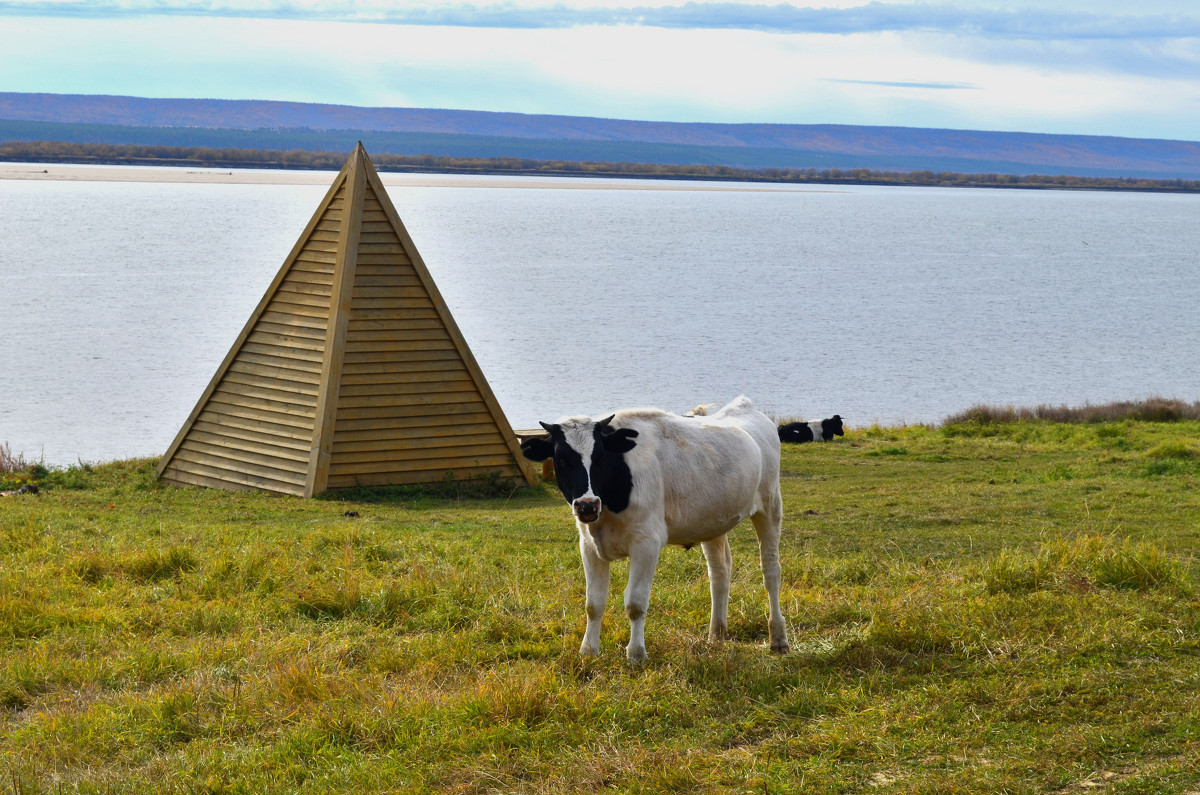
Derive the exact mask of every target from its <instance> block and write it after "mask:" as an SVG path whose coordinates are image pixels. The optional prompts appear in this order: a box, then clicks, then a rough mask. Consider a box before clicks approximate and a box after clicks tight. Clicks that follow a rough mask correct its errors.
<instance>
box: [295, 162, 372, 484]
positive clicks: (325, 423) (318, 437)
mask: <svg viewBox="0 0 1200 795" xmlns="http://www.w3.org/2000/svg"><path fill="white" fill-rule="evenodd" d="M371 170H372V167H371V165H370V163H369V162H368V160H367V153H366V150H365V149H363V145H362V142H359V144H358V146H356V147H355V149H354V153H353V154H352V155H350V159H349V175H348V176H347V177H346V205H345V207H346V217H345V219H344V221H343V223H342V228H341V229H340V230H339V233H338V240H337V243H336V247H337V263H336V265H335V270H334V274H335V276H334V280H333V292H332V294H331V295H330V298H329V322H328V324H327V326H326V328H328V330H329V331H328V344H327V345H326V347H325V357H324V359H323V360H322V362H321V381H320V384H321V390H320V394H319V396H318V398H317V404H316V407H315V410H316V417H315V424H314V426H313V441H312V448H311V450H310V451H309V462H308V468H307V470H306V479H305V486H304V496H305V497H312V496H313V495H315V494H320V493H321V492H323V491H325V485H326V482H327V481H328V479H329V466H330V462H331V460H332V454H333V426H334V422H335V421H336V418H337V412H338V390H339V388H340V386H341V380H342V363H343V361H344V355H345V348H346V329H347V327H348V326H349V324H350V305H351V296H352V295H353V293H354V267H355V262H356V261H357V260H358V245H359V243H358V239H359V235H360V233H361V230H362V213H363V198H364V197H365V195H366V191H367V172H369V171H371Z"/></svg>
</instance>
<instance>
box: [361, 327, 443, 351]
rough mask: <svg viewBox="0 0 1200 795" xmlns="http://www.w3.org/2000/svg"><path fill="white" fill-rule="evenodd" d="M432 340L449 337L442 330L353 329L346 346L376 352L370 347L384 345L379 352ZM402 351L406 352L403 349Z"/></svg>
mask: <svg viewBox="0 0 1200 795" xmlns="http://www.w3.org/2000/svg"><path fill="white" fill-rule="evenodd" d="M432 340H443V341H445V342H449V341H450V335H449V334H447V333H446V330H445V329H442V328H413V329H405V330H403V331H400V330H387V331H376V330H375V329H371V330H369V331H368V330H360V329H355V330H354V331H350V332H348V333H347V335H346V344H347V345H348V346H353V347H354V349H355V350H376V348H373V347H372V346H375V345H384V346H387V347H385V348H381V349H380V350H390V349H392V348H393V347H394V346H395V344H402V343H407V342H429V341H432ZM402 350H408V349H407V348H403V349H402Z"/></svg>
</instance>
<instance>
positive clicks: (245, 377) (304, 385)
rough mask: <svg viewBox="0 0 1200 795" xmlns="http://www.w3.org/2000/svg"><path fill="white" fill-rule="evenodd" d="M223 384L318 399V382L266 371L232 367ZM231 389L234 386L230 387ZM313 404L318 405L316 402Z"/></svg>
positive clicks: (305, 398)
mask: <svg viewBox="0 0 1200 795" xmlns="http://www.w3.org/2000/svg"><path fill="white" fill-rule="evenodd" d="M222 383H223V384H242V385H243V386H246V387H249V388H251V389H263V390H267V389H269V390H271V391H272V392H277V393H279V394H280V395H292V396H301V395H303V396H304V397H303V398H302V399H304V400H305V401H307V399H312V400H314V401H315V400H316V397H317V387H318V385H317V384H316V383H313V382H311V381H308V382H306V381H292V380H290V379H285V378H274V377H272V376H269V375H266V374H265V373H261V372H260V373H247V372H243V371H241V370H235V369H234V368H232V367H230V368H229V372H227V373H226V374H225V379H224V381H223V382H222ZM230 388H231V389H232V388H233V387H230ZM313 405H316V404H315V402H314V404H313Z"/></svg>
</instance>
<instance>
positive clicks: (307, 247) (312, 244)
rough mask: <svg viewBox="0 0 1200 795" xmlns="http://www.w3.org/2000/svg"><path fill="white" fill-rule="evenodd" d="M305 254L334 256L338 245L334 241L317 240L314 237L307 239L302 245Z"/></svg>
mask: <svg viewBox="0 0 1200 795" xmlns="http://www.w3.org/2000/svg"><path fill="white" fill-rule="evenodd" d="M304 251H305V253H309V254H317V253H320V254H334V255H336V254H337V253H338V244H337V241H336V240H332V241H330V240H318V239H316V238H315V237H311V236H310V237H309V238H308V242H307V243H305V244H304Z"/></svg>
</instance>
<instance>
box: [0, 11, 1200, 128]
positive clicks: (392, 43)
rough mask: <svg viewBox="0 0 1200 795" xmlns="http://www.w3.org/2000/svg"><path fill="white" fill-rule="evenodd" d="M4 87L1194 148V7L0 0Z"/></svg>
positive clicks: (0, 82) (1197, 66) (1197, 14)
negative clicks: (945, 131)
mask: <svg viewBox="0 0 1200 795" xmlns="http://www.w3.org/2000/svg"><path fill="white" fill-rule="evenodd" d="M0 90H3V91H26V92H52V93H83V94H129V95H136V96H151V97H210V98H227V99H276V100H293V101H303V102H329V103H337V104H348V105H367V106H392V107H395V106H405V107H431V108H467V109H475V110H495V111H514V112H521V113H557V114H568V115H586V116H605V117H615V118H634V119H652V120H666V121H715V122H781V123H800V124H808V123H836V124H873V125H902V126H912V127H949V128H959V129H988V130H1020V131H1031V132H1053V133H1078V134H1096V135H1120V136H1130V137H1151V138H1176V139H1183V140H1193V141H1194V140H1200V5H1197V4H1196V3H1194V2H1191V1H1190V0H1188V1H1186V2H1185V0H1139V2H1138V3H1136V4H1135V3H1130V2H1128V0H1120V1H1119V2H1118V1H1117V0H1059V2H1055V3H1053V4H1049V3H1045V2H1041V3H1036V2H1032V1H1031V0H946V1H945V2H943V1H941V0H927V1H926V2H907V1H904V0H898V1H897V2H891V1H890V0H884V1H879V0H876V1H875V2H866V3H864V2H860V1H859V0H827V2H823V3H812V4H810V3H786V4H785V3H780V2H777V0H768V2H662V1H661V0H658V1H656V0H650V2H644V3H637V4H627V5H625V4H621V3H620V2H619V0H618V1H617V2H583V1H578V2H575V1H572V2H557V3H534V2H525V1H524V0H518V1H517V2H504V3H490V2H477V3H456V2H451V3H430V2H379V1H378V0H349V1H344V0H0Z"/></svg>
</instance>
